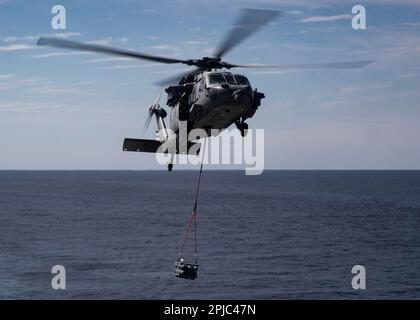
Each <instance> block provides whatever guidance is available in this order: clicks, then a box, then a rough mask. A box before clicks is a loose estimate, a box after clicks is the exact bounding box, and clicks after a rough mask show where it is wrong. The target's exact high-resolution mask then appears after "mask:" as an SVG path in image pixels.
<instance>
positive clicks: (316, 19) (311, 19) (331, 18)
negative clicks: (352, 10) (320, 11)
mask: <svg viewBox="0 0 420 320" xmlns="http://www.w3.org/2000/svg"><path fill="white" fill-rule="evenodd" d="M352 18H353V16H352V15H351V14H339V15H335V16H315V17H308V18H304V19H301V20H299V21H300V22H331V21H337V20H351V19H352Z"/></svg>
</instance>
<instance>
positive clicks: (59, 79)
mask: <svg viewBox="0 0 420 320" xmlns="http://www.w3.org/2000/svg"><path fill="white" fill-rule="evenodd" d="M56 4H61V5H64V7H65V8H66V30H59V31H56V30H53V29H52V27H51V19H52V18H53V16H54V15H53V14H51V8H52V7H53V6H54V5H56ZM354 4H362V5H364V6H365V7H366V11H367V29H366V30H353V29H352V28H351V9H352V6H353V5H354ZM240 8H263V9H275V10H282V11H284V12H286V14H285V15H284V16H283V17H281V18H280V19H278V20H276V21H275V22H272V23H270V24H269V25H268V26H266V27H265V28H264V29H262V30H260V31H259V32H258V33H257V34H255V35H254V36H252V37H251V38H249V39H247V40H246V41H245V42H244V43H242V45H241V46H239V47H237V48H235V49H234V50H233V51H231V52H229V53H228V54H227V56H226V57H225V60H226V61H228V62H233V63H244V64H246V63H248V64H259V63H265V64H296V63H311V62H312V63H318V62H334V61H349V60H350V61H351V60H369V59H374V60H375V62H374V63H373V64H371V65H369V66H368V67H366V68H364V69H361V70H314V71H304V72H297V71H294V70H290V71H278V70H277V71H276V70H264V71H261V70H246V75H247V77H248V78H249V80H250V81H251V84H252V86H253V87H256V88H258V90H259V91H262V92H264V93H265V95H266V99H264V100H263V101H262V106H261V107H260V108H259V109H258V111H257V113H256V115H255V116H254V117H253V118H252V119H250V120H248V123H249V126H250V128H256V129H264V130H265V169H286V170H289V169H291V170H294V169H420V141H419V140H420V125H419V124H420V105H419V100H420V90H419V89H420V88H419V76H420V56H419V54H420V0H403V1H391V0H375V1H373V0H364V1H361V2H357V3H355V2H353V1H347V0H344V1H343V0H320V1H312V0H311V1H309V0H301V1H299V0H293V1H292V0H261V1H255V0H249V1H239V0H232V1H229V6H227V5H226V1H221V0H211V1H210V0H202V1H200V0H172V1H163V0H154V1H135V0H118V1H117V0H102V1H97V0H90V1H82V0H72V1H67V0H62V1H58V0H56V1H44V0H39V1H22V0H0V170H20V169H23V170H27V169H28V170H38V169H39V170H50V169H51V170H67V169H69V170H70V169H88V170H95V169H98V170H106V169H123V170H145V169H162V170H165V169H166V168H165V167H162V166H160V165H158V164H157V163H156V160H155V156H154V155H153V154H143V153H127V152H123V151H122V142H123V139H124V138H125V137H130V138H141V137H144V135H143V133H142V128H143V124H144V121H145V119H146V117H147V110H148V107H149V106H150V104H151V103H152V102H153V100H154V98H155V96H156V94H157V92H158V90H159V88H157V87H156V86H154V85H153V82H155V81H157V80H159V79H162V78H164V77H166V76H170V75H172V74H174V73H177V72H180V71H184V70H186V68H185V67H183V66H176V65H175V66H168V65H161V64H157V63H151V62H147V61H138V60H137V61H136V60H127V59H116V58H115V57H110V56H105V55H101V54H92V53H86V52H74V51H63V50H59V49H54V48H45V47H36V46H35V44H36V41H37V39H38V37H39V36H41V35H53V34H59V36H61V37H64V38H66V39H72V40H78V41H89V42H94V43H99V44H104V45H111V46H115V47H121V48H125V49H134V50H139V51H142V52H145V53H150V54H158V55H163V56H169V57H178V58H200V57H202V56H209V55H211V54H212V52H213V50H214V48H215V47H216V46H217V44H218V42H219V41H220V40H221V38H222V36H223V34H224V33H225V32H226V31H228V30H229V27H230V25H231V23H232V22H233V21H234V19H235V17H236V15H237V14H238V12H239V9H240ZM241 72H242V71H241ZM232 129H233V127H232ZM153 136H154V135H153V131H152V130H149V131H148V133H147V134H146V137H147V138H153ZM191 168H194V167H191V166H184V167H183V169H191ZM213 168H216V169H219V168H224V169H240V168H241V166H231V167H229V166H228V167H226V166H224V167H213Z"/></svg>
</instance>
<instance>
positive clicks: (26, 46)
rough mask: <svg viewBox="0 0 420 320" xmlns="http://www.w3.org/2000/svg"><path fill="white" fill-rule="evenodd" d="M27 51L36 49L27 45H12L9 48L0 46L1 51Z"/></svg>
mask: <svg viewBox="0 0 420 320" xmlns="http://www.w3.org/2000/svg"><path fill="white" fill-rule="evenodd" d="M27 49H34V47H33V46H30V45H27V44H10V45H7V46H0V51H17V50H27Z"/></svg>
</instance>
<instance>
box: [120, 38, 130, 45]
mask: <svg viewBox="0 0 420 320" xmlns="http://www.w3.org/2000/svg"><path fill="white" fill-rule="evenodd" d="M128 40H129V39H128V38H127V37H121V38H119V39H118V41H119V42H121V43H124V44H126V43H127V42H128Z"/></svg>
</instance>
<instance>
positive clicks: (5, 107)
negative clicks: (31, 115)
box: [0, 101, 61, 112]
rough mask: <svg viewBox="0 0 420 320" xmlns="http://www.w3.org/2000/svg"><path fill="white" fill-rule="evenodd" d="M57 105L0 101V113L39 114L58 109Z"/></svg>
mask: <svg viewBox="0 0 420 320" xmlns="http://www.w3.org/2000/svg"><path fill="white" fill-rule="evenodd" d="M60 108H61V107H60V106H58V105H52V104H50V103H44V102H9V101H0V112H40V111H47V110H54V109H60Z"/></svg>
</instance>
